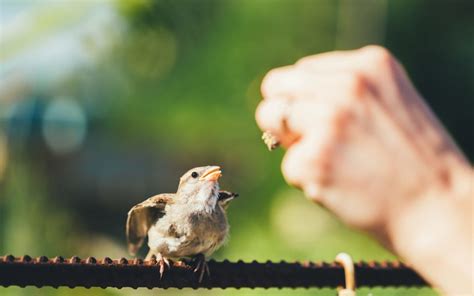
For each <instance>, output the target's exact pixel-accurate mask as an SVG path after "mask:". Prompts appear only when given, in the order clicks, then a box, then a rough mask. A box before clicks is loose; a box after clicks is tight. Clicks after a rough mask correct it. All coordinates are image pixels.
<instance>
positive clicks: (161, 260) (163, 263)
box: [156, 254, 171, 280]
mask: <svg viewBox="0 0 474 296" xmlns="http://www.w3.org/2000/svg"><path fill="white" fill-rule="evenodd" d="M156 261H157V264H158V265H159V266H160V280H161V279H162V278H163V274H164V273H165V269H170V266H171V264H170V260H169V259H167V258H165V257H163V255H161V254H158V255H157V256H156Z"/></svg>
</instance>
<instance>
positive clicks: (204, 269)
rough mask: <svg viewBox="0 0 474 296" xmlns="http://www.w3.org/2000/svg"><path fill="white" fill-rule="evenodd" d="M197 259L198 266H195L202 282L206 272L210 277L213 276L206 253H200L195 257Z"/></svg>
mask: <svg viewBox="0 0 474 296" xmlns="http://www.w3.org/2000/svg"><path fill="white" fill-rule="evenodd" d="M195 259H196V268H194V272H195V273H197V274H198V276H199V283H201V282H202V280H203V278H204V274H207V276H208V277H210V276H211V272H210V271H209V265H208V264H207V262H206V258H205V257H204V255H202V254H199V255H198V256H196V257H195Z"/></svg>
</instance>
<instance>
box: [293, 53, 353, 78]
mask: <svg viewBox="0 0 474 296" xmlns="http://www.w3.org/2000/svg"><path fill="white" fill-rule="evenodd" d="M358 55H359V54H358V51H357V50H347V51H331V52H325V53H321V54H316V55H312V56H307V57H304V58H301V59H299V60H298V61H297V62H296V63H295V68H297V69H300V70H306V71H311V72H323V73H334V72H341V71H347V70H356V69H358V68H359V59H358Z"/></svg>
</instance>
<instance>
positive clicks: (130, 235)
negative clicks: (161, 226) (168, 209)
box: [125, 193, 174, 256]
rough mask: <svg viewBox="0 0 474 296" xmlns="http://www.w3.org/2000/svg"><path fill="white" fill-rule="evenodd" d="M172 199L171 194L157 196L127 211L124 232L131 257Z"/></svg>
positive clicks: (172, 195)
mask: <svg viewBox="0 0 474 296" xmlns="http://www.w3.org/2000/svg"><path fill="white" fill-rule="evenodd" d="M173 197H174V194H173V193H163V194H158V195H155V196H152V197H150V198H149V199H147V200H145V201H144V202H142V203H139V204H137V205H136V206H134V207H133V208H131V209H130V211H128V216H127V224H126V229H125V232H126V234H127V241H128V251H129V252H130V254H131V255H133V256H134V255H135V254H136V253H137V251H138V249H139V248H140V247H141V246H142V244H143V241H144V240H145V237H146V236H147V233H148V230H149V229H150V227H151V226H152V225H153V224H154V223H155V222H156V221H157V220H158V219H160V218H161V217H163V216H164V215H165V206H166V205H167V204H169V203H171V202H172V201H173Z"/></svg>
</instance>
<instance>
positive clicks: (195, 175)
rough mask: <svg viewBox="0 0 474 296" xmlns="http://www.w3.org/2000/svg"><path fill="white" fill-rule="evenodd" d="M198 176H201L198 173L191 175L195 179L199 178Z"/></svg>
mask: <svg viewBox="0 0 474 296" xmlns="http://www.w3.org/2000/svg"><path fill="white" fill-rule="evenodd" d="M198 176H199V174H198V173H196V172H192V173H191V177H193V178H197V177H198Z"/></svg>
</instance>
